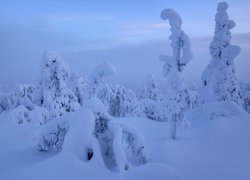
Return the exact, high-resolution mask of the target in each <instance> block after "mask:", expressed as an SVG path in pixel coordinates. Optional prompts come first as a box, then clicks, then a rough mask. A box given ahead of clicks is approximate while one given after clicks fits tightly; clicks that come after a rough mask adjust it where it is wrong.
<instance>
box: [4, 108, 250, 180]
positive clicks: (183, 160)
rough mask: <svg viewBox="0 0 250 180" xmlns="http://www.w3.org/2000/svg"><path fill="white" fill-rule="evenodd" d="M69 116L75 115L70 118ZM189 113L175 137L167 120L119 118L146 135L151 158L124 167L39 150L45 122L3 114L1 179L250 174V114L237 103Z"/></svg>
mask: <svg viewBox="0 0 250 180" xmlns="http://www.w3.org/2000/svg"><path fill="white" fill-rule="evenodd" d="M68 118H70V117H68ZM187 118H188V120H189V121H191V126H190V127H189V128H188V129H187V130H185V131H181V132H180V131H179V133H178V136H177V140H176V141H173V140H171V139H170V138H169V137H168V135H169V132H168V131H169V127H168V123H167V122H156V121H152V120H149V119H144V118H119V119H116V121H117V122H118V123H121V124H129V125H131V126H134V127H136V128H138V129H139V130H140V131H141V133H142V134H143V135H144V137H145V143H146V146H147V148H148V150H149V154H150V157H151V162H150V163H148V164H146V165H143V166H139V167H134V168H131V169H129V170H128V171H124V172H120V173H118V172H112V171H110V170H109V169H107V168H103V165H102V164H101V162H99V161H96V160H95V159H93V160H91V161H89V162H86V161H83V160H82V159H81V158H79V157H77V156H75V155H74V154H72V153H71V152H70V151H67V150H63V151H61V152H60V153H56V152H49V153H42V152H38V151H37V150H36V143H37V136H38V132H39V131H40V127H39V126H38V127H36V126H34V125H29V124H26V125H14V124H12V123H10V122H8V121H6V120H5V117H4V115H3V114H2V115H1V118H0V147H1V149H0V179H1V180H2V179H3V180H9V179H11V180H15V179H26V180H29V179H30V180H32V179H65V180H67V179H149V180H151V179H165V180H167V179H171V180H173V179H184V180H224V179H226V180H239V179H241V180H248V179H250V171H249V169H250V141H249V138H250V131H249V129H250V117H249V115H248V114H246V113H245V112H244V111H242V110H241V109H240V108H238V107H237V106H236V105H235V104H234V103H213V104H207V105H204V106H203V107H200V108H198V109H196V110H194V111H192V112H190V113H188V115H187Z"/></svg>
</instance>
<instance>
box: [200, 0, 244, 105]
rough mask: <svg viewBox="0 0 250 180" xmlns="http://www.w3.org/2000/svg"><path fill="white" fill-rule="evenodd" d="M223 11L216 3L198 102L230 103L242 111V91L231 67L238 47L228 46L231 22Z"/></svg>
mask: <svg viewBox="0 0 250 180" xmlns="http://www.w3.org/2000/svg"><path fill="white" fill-rule="evenodd" d="M227 9H228V4H227V3H226V2H221V3H218V6H217V14H216V15H215V22H216V23H215V32H214V38H213V41H212V42H211V44H210V46H209V48H210V55H211V56H212V59H211V61H210V63H209V65H208V66H207V68H206V69H205V71H204V72H203V74H202V98H203V101H204V102H211V101H234V102H236V103H237V104H238V105H240V106H241V107H244V97H243V92H242V87H241V85H240V83H239V81H238V80H237V78H236V75H235V67H234V58H235V57H236V56H237V55H238V54H239V52H240V47H238V46H235V45H232V44H231V42H230V40H231V32H230V30H231V29H232V28H233V27H235V22H234V21H232V20H229V17H228V14H227Z"/></svg>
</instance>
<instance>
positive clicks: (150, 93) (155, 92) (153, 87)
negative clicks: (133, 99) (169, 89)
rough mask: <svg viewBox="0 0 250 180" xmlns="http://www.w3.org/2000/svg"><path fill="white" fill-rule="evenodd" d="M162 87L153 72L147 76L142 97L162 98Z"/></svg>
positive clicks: (155, 99) (158, 99) (154, 99)
mask: <svg viewBox="0 0 250 180" xmlns="http://www.w3.org/2000/svg"><path fill="white" fill-rule="evenodd" d="M161 95H162V93H161V89H160V86H159V84H158V83H157V81H156V80H155V77H154V76H153V75H152V74H149V75H148V76H147V82H146V84H145V87H144V91H143V95H142V98H146V99H151V100H153V101H160V100H162V97H161Z"/></svg>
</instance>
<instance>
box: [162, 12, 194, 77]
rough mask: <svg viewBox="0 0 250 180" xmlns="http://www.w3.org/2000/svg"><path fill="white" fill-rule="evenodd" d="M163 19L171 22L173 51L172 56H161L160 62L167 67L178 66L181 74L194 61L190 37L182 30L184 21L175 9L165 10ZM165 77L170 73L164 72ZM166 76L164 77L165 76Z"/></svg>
mask: <svg viewBox="0 0 250 180" xmlns="http://www.w3.org/2000/svg"><path fill="white" fill-rule="evenodd" d="M161 18H162V19H163V20H167V19H168V21H169V24H170V26H171V28H170V31H171V32H172V34H171V36H170V37H169V39H170V40H171V47H172V49H173V55H172V56H170V57H169V56H165V57H163V56H161V57H160V60H161V61H163V62H165V64H166V67H173V66H176V69H177V71H179V72H181V71H182V70H183V69H184V67H185V66H186V64H187V63H188V62H189V61H190V60H191V59H192V57H193V55H192V52H191V50H190V46H191V43H190V40H189V37H188V36H187V35H186V34H185V33H184V32H183V31H182V30H181V25H182V19H181V17H180V15H179V14H178V13H177V12H175V11H174V10H173V9H165V10H163V11H162V12H161ZM165 69H168V68H165ZM163 73H164V74H165V75H166V74H168V72H163ZM165 75H164V76H165Z"/></svg>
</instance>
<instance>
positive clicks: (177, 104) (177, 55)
mask: <svg viewBox="0 0 250 180" xmlns="http://www.w3.org/2000/svg"><path fill="white" fill-rule="evenodd" d="M161 18H162V19H163V20H166V19H168V20H169V24H170V31H171V33H172V34H171V36H170V37H169V39H170V40H171V47H172V49H173V54H172V56H166V55H161V56H160V60H161V61H162V62H164V66H163V76H164V77H165V78H166V87H167V88H166V91H167V93H166V95H165V97H164V99H163V105H164V106H165V107H166V108H167V110H168V114H169V118H168V119H169V120H170V124H171V125H170V136H171V138H172V139H176V133H177V127H178V125H180V124H183V123H184V124H185V120H184V113H185V111H187V110H188V109H190V108H191V107H192V106H193V105H194V104H195V101H196V98H197V97H196V95H195V93H194V92H193V91H191V90H190V89H189V88H188V87H187V85H186V84H185V81H184V79H183V78H182V77H181V72H182V71H183V70H184V68H185V67H186V65H187V63H188V62H189V61H190V60H191V59H192V52H191V50H190V39H189V37H188V36H187V35H186V34H185V33H184V31H183V30H182V29H181V25H182V19H181V17H180V16H179V14H177V13H176V12H175V11H174V10H172V9H165V10H163V11H162V12H161Z"/></svg>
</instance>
